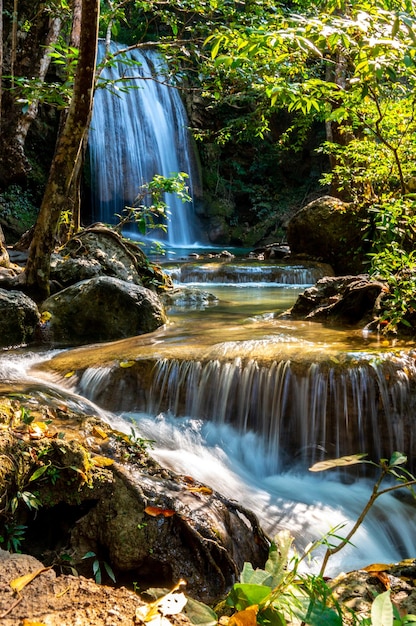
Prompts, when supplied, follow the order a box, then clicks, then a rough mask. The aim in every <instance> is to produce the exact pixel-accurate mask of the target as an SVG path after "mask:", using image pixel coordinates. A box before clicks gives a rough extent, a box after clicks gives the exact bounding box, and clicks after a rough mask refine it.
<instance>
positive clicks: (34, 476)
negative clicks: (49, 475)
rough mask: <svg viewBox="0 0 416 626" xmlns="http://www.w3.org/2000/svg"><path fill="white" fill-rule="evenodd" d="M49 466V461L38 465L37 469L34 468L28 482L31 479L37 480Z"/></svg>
mask: <svg viewBox="0 0 416 626" xmlns="http://www.w3.org/2000/svg"><path fill="white" fill-rule="evenodd" d="M49 466H50V463H48V464H47V465H41V467H38V469H37V470H35V471H34V472H33V474H32V475H31V476H30V478H29V482H30V483H31V482H32V481H33V480H37V479H38V478H40V477H41V476H43V474H44V473H45V472H46V471H47V469H48V468H49Z"/></svg>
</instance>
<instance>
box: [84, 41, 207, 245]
mask: <svg viewBox="0 0 416 626" xmlns="http://www.w3.org/2000/svg"><path fill="white" fill-rule="evenodd" d="M124 48H125V46H122V45H121V44H116V43H114V42H113V43H112V44H111V53H112V54H115V53H117V52H119V51H120V50H121V49H124ZM104 53H105V44H104V42H103V41H101V42H100V43H99V47H98V62H100V61H101V60H102V58H103V56H104ZM166 71H167V68H166V65H165V63H164V61H163V59H162V57H161V56H160V55H159V53H157V52H156V51H154V50H151V49H147V50H130V51H128V52H126V53H125V54H123V55H122V56H118V57H117V56H116V57H115V61H114V63H112V64H111V66H109V67H106V68H105V69H104V70H103V71H102V73H101V75H100V80H99V83H98V87H99V88H98V89H97V92H96V94H95V96H94V109H93V117H92V122H91V128H90V133H89V144H88V145H89V161H90V171H91V188H92V211H93V219H94V220H95V221H102V222H105V223H107V224H114V223H116V218H115V216H116V215H121V214H122V212H123V209H124V207H125V206H133V204H134V201H135V198H136V197H137V194H138V192H139V187H140V186H141V185H143V184H145V183H148V182H150V181H151V180H152V178H153V176H154V175H155V174H160V175H162V176H167V177H169V176H171V175H172V174H174V173H177V172H185V173H186V174H188V176H189V179H188V183H189V193H190V196H191V197H194V196H195V193H196V190H197V187H198V173H197V168H196V166H195V156H194V153H193V149H192V144H191V140H190V135H189V132H188V121H187V116H186V111H185V107H184V105H183V103H182V101H181V98H180V95H179V91H178V89H177V88H176V87H175V86H173V85H172V84H170V83H169V79H168V78H166ZM127 77H131V78H127ZM122 78H123V82H121V79H122ZM104 85H106V88H100V87H103V86H104ZM166 202H167V204H168V205H169V210H170V213H171V217H172V219H171V220H170V221H169V229H168V236H167V243H168V244H169V245H172V246H189V245H192V244H193V243H194V242H195V240H196V238H197V229H196V224H195V218H194V214H193V206H192V204H191V203H189V202H188V203H183V202H182V201H181V200H180V199H179V198H178V197H177V196H176V195H174V194H166ZM130 235H131V236H132V233H131V234H130ZM154 235H155V238H157V239H166V237H165V236H164V233H162V232H159V231H155V233H154Z"/></svg>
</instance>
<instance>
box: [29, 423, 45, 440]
mask: <svg viewBox="0 0 416 626" xmlns="http://www.w3.org/2000/svg"><path fill="white" fill-rule="evenodd" d="M47 431H48V425H47V424H46V423H45V422H32V423H31V424H30V426H29V434H30V438H31V439H41V438H42V437H45V436H46V433H47Z"/></svg>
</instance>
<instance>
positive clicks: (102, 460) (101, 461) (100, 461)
mask: <svg viewBox="0 0 416 626" xmlns="http://www.w3.org/2000/svg"><path fill="white" fill-rule="evenodd" d="M91 462H92V464H93V465H96V466H97V467H108V466H109V465H113V463H114V461H113V459H109V458H108V457H107V456H99V455H97V456H94V457H93V458H92V459H91Z"/></svg>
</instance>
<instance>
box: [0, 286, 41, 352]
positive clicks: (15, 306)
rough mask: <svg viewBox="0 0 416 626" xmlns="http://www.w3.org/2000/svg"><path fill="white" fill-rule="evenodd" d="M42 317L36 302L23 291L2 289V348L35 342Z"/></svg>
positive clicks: (0, 302) (0, 335)
mask: <svg viewBox="0 0 416 626" xmlns="http://www.w3.org/2000/svg"><path fill="white" fill-rule="evenodd" d="M39 321H40V315H39V311H38V307H37V306H36V304H35V302H33V300H31V299H30V298H29V297H28V296H26V295H25V294H24V293H22V292H21V291H7V290H6V289H0V346H1V347H9V346H18V345H22V344H26V343H29V342H31V341H33V339H34V336H35V333H36V330H37V329H38V327H39Z"/></svg>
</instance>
